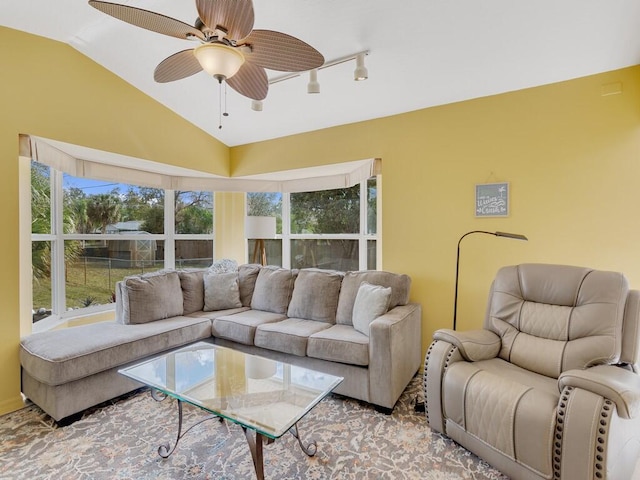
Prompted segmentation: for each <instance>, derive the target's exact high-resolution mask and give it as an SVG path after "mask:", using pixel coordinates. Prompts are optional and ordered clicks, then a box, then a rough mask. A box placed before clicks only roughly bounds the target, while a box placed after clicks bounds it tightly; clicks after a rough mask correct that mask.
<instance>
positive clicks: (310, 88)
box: [307, 68, 320, 93]
mask: <svg viewBox="0 0 640 480" xmlns="http://www.w3.org/2000/svg"><path fill="white" fill-rule="evenodd" d="M307 93H320V83H319V82H318V69H317V68H314V69H313V70H309V83H307Z"/></svg>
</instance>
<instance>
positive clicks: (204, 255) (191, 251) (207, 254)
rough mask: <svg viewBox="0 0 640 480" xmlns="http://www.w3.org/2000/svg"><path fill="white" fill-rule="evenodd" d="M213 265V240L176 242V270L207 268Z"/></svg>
mask: <svg viewBox="0 0 640 480" xmlns="http://www.w3.org/2000/svg"><path fill="white" fill-rule="evenodd" d="M212 263H213V241H212V240H176V268H205V267H209V266H211V264H212Z"/></svg>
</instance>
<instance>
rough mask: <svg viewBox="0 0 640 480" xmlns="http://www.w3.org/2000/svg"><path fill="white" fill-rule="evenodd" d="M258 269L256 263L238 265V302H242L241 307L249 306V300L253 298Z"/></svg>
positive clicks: (258, 266)
mask: <svg viewBox="0 0 640 480" xmlns="http://www.w3.org/2000/svg"><path fill="white" fill-rule="evenodd" d="M260 267H261V265H259V264H256V263H250V264H247V265H240V266H239V267H238V282H239V283H240V301H241V302H242V306H243V307H250V306H251V299H252V298H253V291H254V289H255V287H256V280H257V279H258V273H260Z"/></svg>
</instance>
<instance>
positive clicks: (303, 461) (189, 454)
mask: <svg viewBox="0 0 640 480" xmlns="http://www.w3.org/2000/svg"><path fill="white" fill-rule="evenodd" d="M421 386H422V379H421V377H420V376H416V378H414V379H413V381H412V382H411V383H410V385H409V386H408V387H407V390H406V391H405V392H404V393H403V395H402V397H401V398H400V400H399V402H398V404H397V405H396V408H395V409H394V411H393V414H392V415H385V414H383V413H379V412H377V411H376V410H375V409H374V408H373V407H371V406H370V405H367V404H365V403H362V402H358V401H356V400H352V399H348V398H344V397H340V396H337V395H331V396H329V397H327V398H325V399H324V400H323V401H322V402H320V404H318V405H317V406H316V407H315V408H314V409H313V410H312V411H311V412H310V413H309V414H308V415H307V416H306V417H304V418H303V419H302V421H301V422H300V423H299V429H300V435H301V436H302V438H303V439H304V440H307V441H308V440H312V439H313V440H316V441H317V444H318V452H317V454H316V455H315V457H311V458H309V457H307V456H306V455H305V454H304V453H303V452H302V450H301V449H300V447H299V446H298V444H297V440H296V439H295V438H294V437H293V436H292V435H290V434H285V436H283V437H282V438H280V439H278V440H276V441H275V442H274V443H272V444H270V445H265V447H264V463H265V477H266V478H267V479H269V480H271V479H278V480H280V479H309V480H312V479H317V480H321V479H344V480H347V479H374V478H375V479H389V480H391V479H393V480H396V479H445V480H454V479H475V480H481V479H501V480H504V479H506V477H504V476H503V475H501V474H500V473H499V472H498V471H497V470H495V469H493V468H491V467H490V466H489V465H487V464H486V463H485V462H483V461H481V460H480V459H478V457H476V456H475V455H473V454H472V453H470V452H468V451H467V450H465V449H464V448H462V447H460V446H459V445H457V444H456V443H454V442H453V441H451V440H449V439H448V438H446V437H444V436H442V435H440V434H437V433H435V432H432V431H431V430H430V429H429V427H427V424H426V420H425V418H424V414H420V413H415V412H414V409H413V401H414V399H415V398H416V395H418V394H420V393H421V392H420V390H421ZM421 397H422V395H420V398H421ZM184 413H185V425H186V426H187V427H188V426H189V425H191V424H192V423H195V422H197V421H198V420H199V419H201V418H203V416H204V415H203V412H202V411H201V410H199V409H197V408H195V407H191V406H185V408H184ZM177 416H178V415H177V408H176V404H175V402H174V401H173V400H170V399H167V400H165V401H164V402H156V401H154V400H153V399H152V398H151V396H150V394H149V392H148V391H145V390H142V391H138V392H135V393H134V394H130V395H127V396H124V397H120V398H119V399H117V400H115V401H113V402H109V403H108V404H104V405H101V406H99V407H95V408H93V409H90V410H88V411H86V412H85V414H84V415H83V417H82V418H81V419H80V420H78V421H76V422H75V423H72V424H71V425H69V426H66V427H57V426H56V424H55V423H54V422H53V421H52V420H51V418H50V417H49V416H48V415H46V414H44V413H43V412H42V411H41V410H40V409H39V408H38V407H36V406H29V407H27V408H24V409H22V410H20V411H18V412H14V413H11V414H9V415H5V416H3V417H0V439H1V442H0V478H1V479H12V480H13V479H29V480H36V479H38V480H39V479H51V480H76V479H81V480H97V479H105V480H106V479H109V480H111V479H127V480H129V479H131V480H141V479H166V480H176V479H194V480H195V479H211V480H231V479H253V478H255V472H254V469H253V463H252V461H251V454H250V453H249V447H248V446H247V441H246V439H245V436H244V434H243V432H242V429H241V428H240V427H239V426H238V425H235V424H233V423H231V422H219V421H218V420H209V421H207V422H204V423H201V424H200V425H198V426H196V427H195V428H193V430H191V431H190V432H189V433H187V435H186V436H185V437H184V438H183V439H182V440H181V441H180V444H179V445H178V448H177V449H176V450H175V452H174V453H173V455H171V456H170V457H169V458H168V459H162V458H161V457H160V456H159V455H158V454H157V449H158V446H159V444H160V443H166V442H173V441H174V439H175V435H176V433H177Z"/></svg>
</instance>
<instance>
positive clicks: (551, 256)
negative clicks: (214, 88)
mask: <svg viewBox="0 0 640 480" xmlns="http://www.w3.org/2000/svg"><path fill="white" fill-rule="evenodd" d="M617 82H621V83H622V93H621V94H618V95H610V96H602V95H601V93H602V85H608V84H611V83H617ZM606 89H607V88H605V90H606ZM369 157H380V158H382V176H383V178H384V196H383V200H382V225H383V237H384V244H383V262H384V268H385V269H386V270H390V271H396V272H404V273H407V274H409V275H411V277H412V279H413V285H412V294H411V297H412V300H413V301H416V302H420V303H421V304H422V307H423V346H424V348H425V349H426V346H427V345H428V343H429V342H430V339H431V335H432V333H433V331H434V330H435V329H437V328H442V327H449V328H450V326H451V322H452V317H453V299H454V274H455V265H456V262H455V260H456V244H457V241H458V239H459V238H460V236H461V235H462V234H464V233H465V232H467V231H470V230H476V229H479V230H490V231H496V230H499V231H506V232H515V233H522V234H525V235H527V236H528V237H529V239H530V240H529V242H521V241H515V240H508V239H504V238H496V237H493V236H486V235H473V236H470V237H467V238H466V239H465V240H464V241H463V243H462V246H461V267H460V292H459V306H458V326H459V328H460V329H466V328H476V327H479V326H480V325H481V323H482V318H483V315H484V306H485V303H486V295H487V292H488V289H489V286H490V283H491V280H492V278H493V276H494V274H495V272H496V270H497V269H498V268H499V267H500V266H502V265H507V264H515V263H522V262H547V263H565V264H575V265H584V266H590V267H595V268H603V269H611V270H619V271H623V272H625V273H626V274H627V276H628V277H629V279H630V282H631V284H632V286H634V287H635V288H640V262H638V257H639V255H638V245H640V222H638V221H637V220H636V218H635V211H636V208H637V207H638V205H640V67H633V68H629V69H624V70H619V71H614V72H610V73H605V74H601V75H596V76H592V77H587V78H582V79H577V80H573V81H569V82H564V83H559V84H554V85H549V86H543V87H539V88H533V89H528V90H523V91H518V92H513V93H508V94H503V95H498V96H493V97H487V98H481V99H477V100H473V101H467V102H461V103H457V104H451V105H446V106H443V107H438V108H430V109H426V110H420V111H416V112H412V113H407V114H403V115H398V116H393V117H388V118H383V119H377V120H373V121H368V122H363V123H358V124H352V125H346V126H340V127H335V128H330V129H326V130H321V131H316V132H312V133H308V134H304V135H296V136H291V137H287V138H282V139H277V140H272V141H266V142H260V143H257V144H251V145H245V146H241V147H236V148H232V150H231V171H232V175H246V174H252V173H258V172H260V171H263V170H264V169H265V167H264V166H268V167H267V168H269V169H270V170H279V169H288V168H296V167H305V166H309V165H316V164H323V163H333V162H336V161H338V162H342V161H348V160H354V159H360V158H369ZM503 181H504V182H509V183H510V188H511V215H510V216H509V217H508V218H493V219H490V218H475V216H474V195H475V184H479V183H494V182H503Z"/></svg>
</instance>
